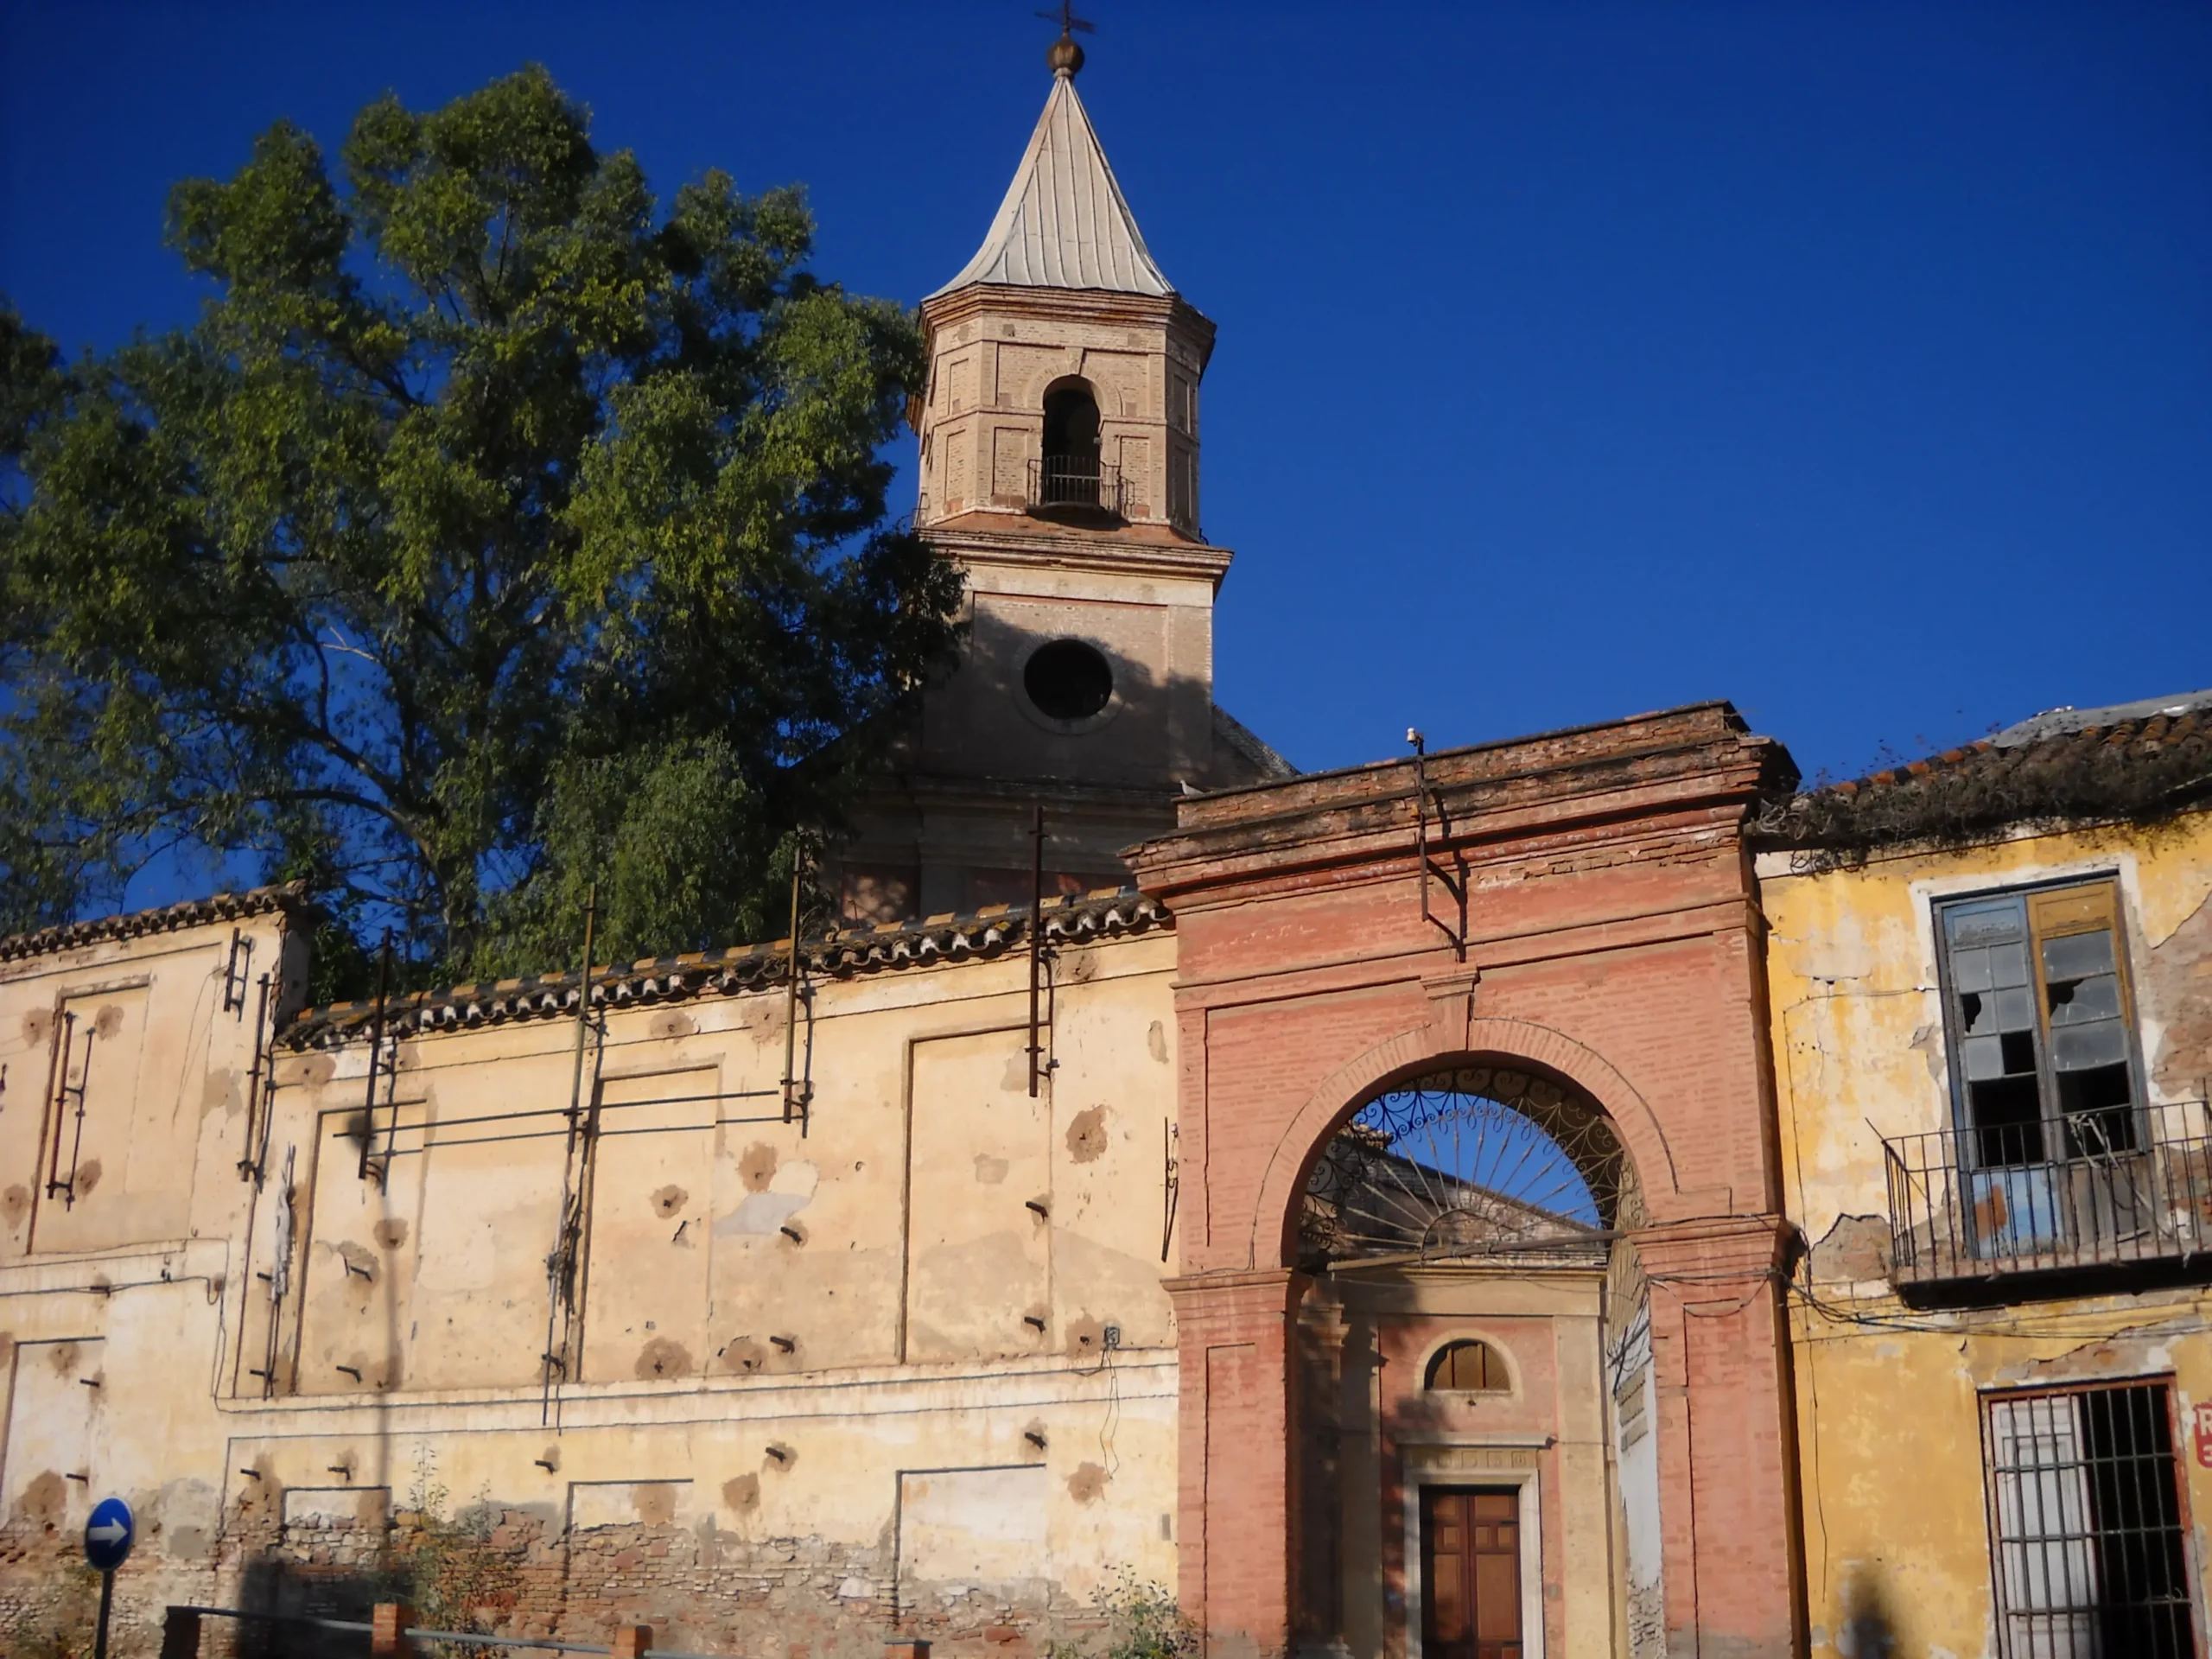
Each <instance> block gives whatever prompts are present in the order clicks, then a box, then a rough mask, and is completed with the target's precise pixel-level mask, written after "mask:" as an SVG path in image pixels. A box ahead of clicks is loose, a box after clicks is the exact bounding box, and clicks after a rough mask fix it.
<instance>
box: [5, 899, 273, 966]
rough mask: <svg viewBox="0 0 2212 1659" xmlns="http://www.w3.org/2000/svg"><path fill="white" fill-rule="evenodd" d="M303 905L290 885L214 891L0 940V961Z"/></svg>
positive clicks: (260, 914) (239, 919) (173, 930)
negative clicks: (198, 896) (206, 895)
mask: <svg viewBox="0 0 2212 1659" xmlns="http://www.w3.org/2000/svg"><path fill="white" fill-rule="evenodd" d="M306 903H307V888H306V887H305V885H304V884H303V883H301V882H296V881H295V882H289V883H286V884H284V885H283V886H280V887H254V888H251V889H250V890H248V891H245V892H242V893H213V894H211V895H210V896H208V897H207V898H205V899H185V900H183V901H181V903H178V904H174V905H163V906H161V907H160V908H158V909H156V910H138V911H131V912H127V913H125V914H123V915H118V916H99V917H95V918H92V920H90V921H84V922H64V923H62V924H60V925H59V926H55V927H42V928H39V929H37V930H35V931H32V932H29V933H16V934H12V935H10V937H8V938H0V962H19V961H22V960H23V959H24V958H26V957H40V956H46V955H48V954H50V953H52V952H54V951H57V950H79V949H81V948H83V947H84V946H86V945H91V944H105V943H107V942H109V941H111V940H116V939H136V938H143V937H145V936H146V935H148V934H150V933H174V932H175V931H177V930H179V929H180V928H187V927H200V926H206V925H209V924H212V923H217V922H236V921H243V920H244V919H245V918H247V917H250V916H263V915H266V914H268V913H269V912H271V911H279V910H281V911H297V910H299V909H301V908H302V907H303V906H305V905H306Z"/></svg>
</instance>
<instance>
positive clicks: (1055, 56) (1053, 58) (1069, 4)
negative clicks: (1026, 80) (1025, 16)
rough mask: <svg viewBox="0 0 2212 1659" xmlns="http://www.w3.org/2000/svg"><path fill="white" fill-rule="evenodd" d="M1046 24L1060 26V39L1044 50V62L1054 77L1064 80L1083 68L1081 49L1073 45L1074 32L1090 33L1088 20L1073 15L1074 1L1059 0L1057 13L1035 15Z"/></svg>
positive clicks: (1042, 12) (1048, 12) (1047, 12)
mask: <svg viewBox="0 0 2212 1659" xmlns="http://www.w3.org/2000/svg"><path fill="white" fill-rule="evenodd" d="M1037 15H1038V16H1039V17H1042V18H1043V19H1044V20H1045V21H1046V22H1048V23H1058V25H1059V26H1060V38H1059V39H1058V40H1057V41H1053V42H1052V45H1051V46H1049V47H1047V48H1046V50H1045V61H1046V63H1048V64H1050V65H1052V73H1053V74H1054V76H1056V77H1058V78H1059V79H1068V78H1071V77H1072V76H1073V75H1074V74H1075V73H1076V72H1077V71H1078V70H1080V69H1081V68H1082V67H1083V48H1081V47H1079V46H1077V44H1076V43H1075V36H1076V31H1077V29H1081V30H1082V31H1083V32H1084V34H1086V35H1088V34H1090V32H1091V24H1090V19H1089V18H1087V17H1078V16H1076V15H1075V0H1060V5H1059V10H1057V11H1040V12H1039V13H1038V14H1037Z"/></svg>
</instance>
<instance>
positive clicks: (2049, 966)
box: [2043, 928, 2113, 979]
mask: <svg viewBox="0 0 2212 1659" xmlns="http://www.w3.org/2000/svg"><path fill="white" fill-rule="evenodd" d="M2043 971H2044V978H2046V979H2082V978H2085V977H2087V976H2088V975H2090V974H2108V973H2110V972H2112V971H2113V960H2112V935H2111V934H2110V933H2108V932H2107V931H2104V930H2103V929H2102V928H2100V929H2098V930H2097V931H2095V932H2094V933H2068V934H2065V935H2063V937H2061V938H2056V939H2045V940H2044V942H2043Z"/></svg>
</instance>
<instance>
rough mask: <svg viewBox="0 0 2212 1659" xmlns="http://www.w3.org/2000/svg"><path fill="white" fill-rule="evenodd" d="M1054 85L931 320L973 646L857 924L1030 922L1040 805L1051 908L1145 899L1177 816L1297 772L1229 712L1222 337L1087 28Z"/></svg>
mask: <svg viewBox="0 0 2212 1659" xmlns="http://www.w3.org/2000/svg"><path fill="white" fill-rule="evenodd" d="M1048 62H1049V63H1050V65H1051V67H1052V90H1051V92H1049V93H1048V94H1047V95H1046V100H1045V108H1044V112H1043V114H1042V115H1040V116H1039V118H1038V122H1037V126H1036V130H1034V131H1033V133H1031V135H1030V138H1029V144H1028V148H1027V149H1026V150H1025V151H1024V152H1023V154H1022V157H1021V162H1020V166H1019V168H1016V170H1015V173H1014V182H1013V183H1012V185H1011V186H1009V187H1008V188H1007V193H1006V198H1005V200H1003V201H1002V202H1001V204H1000V206H999V210H998V213H997V216H996V217H995V219H993V220H992V221H991V226H990V229H989V231H988V233H987V234H986V235H985V236H984V238H983V243H982V246H981V247H980V248H978V249H977V250H976V255H975V257H973V258H971V259H970V260H969V262H968V263H967V264H966V265H965V266H964V267H963V268H962V270H961V271H960V273H959V274H958V275H957V276H956V277H953V279H952V280H951V281H950V282H949V283H946V284H945V285H944V287H943V288H940V289H938V290H937V292H935V293H934V294H931V296H929V297H928V298H927V299H925V300H924V301H923V302H922V325H923V328H924V332H925V337H926V340H927V348H928V362H929V378H928V383H927V385H926V387H925V391H924V392H923V394H922V396H921V397H919V398H918V399H917V400H916V403H915V406H914V425H915V429H916V431H917V433H918V435H919V437H920V440H921V466H920V479H921V483H920V494H919V499H918V503H917V506H916V511H915V516H914V523H915V527H916V528H917V529H918V531H921V533H922V534H923V535H924V536H925V537H926V538H927V539H928V540H929V541H930V543H931V544H932V545H933V546H934V547H935V548H936V549H937V550H938V552H940V553H941V554H942V555H944V556H945V557H946V558H948V559H950V560H951V561H952V563H954V564H955V565H956V566H957V568H958V569H960V571H961V573H962V575H963V578H964V585H965V588H966V598H965V604H966V607H967V613H966V615H967V620H968V623H969V634H968V639H967V643H966V645H965V648H964V650H963V656H962V658H961V661H960V663H959V665H958V667H957V669H956V670H955V671H953V672H951V673H950V675H949V676H947V677H944V679H943V680H942V681H941V682H939V683H936V684H934V685H932V686H931V687H930V688H929V689H928V690H927V691H926V692H925V694H924V696H923V697H922V700H921V707H920V709H919V712H918V718H917V720H916V721H915V722H914V724H913V726H912V728H911V729H910V730H909V731H908V732H907V733H906V735H905V737H904V738H903V740H902V741H901V744H900V746H899V753H897V755H896V756H895V758H894V760H893V769H892V772H890V773H889V774H888V775H887V777H886V778H885V779H884V780H883V782H882V784H881V785H880V786H879V787H878V788H876V789H875V790H874V791H870V794H869V796H868V799H867V800H866V802H865V804H864V805H863V808H862V810H861V812H860V813H859V815H858V817H857V822H856V825H855V827H856V829H857V830H858V832H859V834H858V837H857V840H856V841H855V842H854V843H853V844H852V845H851V846H850V847H849V849H848V851H847V855H846V857H845V859H844V861H843V864H842V887H843V902H844V907H845V911H846V913H847V915H848V916H849V918H852V919H854V920H861V919H877V920H893V919H899V918H901V917H903V916H907V915H920V914H931V913H938V912H948V911H956V912H957V911H968V910H973V909H976V908H978V907H980V906H982V905H985V904H990V903H999V902H1026V901H1027V898H1028V894H1029V888H1030V880H1031V876H1030V859H1031V850H1030V844H1029V839H1028V832H1029V829H1030V825H1031V823H1032V822H1033V813H1034V810H1035V809H1036V808H1037V807H1039V806H1042V807H1043V808H1044V809H1045V813H1046V829H1047V834H1048V836H1049V840H1048V842H1047V845H1046V868H1047V869H1048V870H1049V871H1050V872H1051V876H1050V878H1049V880H1048V891H1054V892H1077V891H1081V890H1084V889H1085V888H1089V887H1103V886H1118V885H1121V884H1122V882H1124V881H1126V880H1128V876H1127V872H1126V870H1125V869H1124V868H1123V866H1122V862H1121V860H1120V857H1119V853H1120V849H1122V848H1123V847H1125V846H1128V845H1129V844H1130V843H1132V842H1136V841H1140V840H1142V839H1144V838H1146V837H1147V836H1152V835H1156V834H1158V833H1160V831H1162V830H1164V829H1168V828H1171V827H1172V826H1173V822H1174V802H1175V800H1176V798H1177V797H1178V796H1179V795H1182V794H1185V793H1189V792H1192V791H1205V790H1210V789H1218V788H1224V787H1229V786H1231V785H1236V784H1243V783H1253V782H1259V781H1262V780H1263V779H1270V778H1275V777H1282V776H1287V775H1288V774H1289V772H1290V770H1291V769H1290V768H1289V766H1287V764H1286V763H1285V762H1284V761H1283V760H1282V759H1281V757H1280V756H1279V755H1277V754H1275V753H1274V751H1273V750H1271V749H1269V748H1268V747H1267V746H1266V745H1264V744H1262V743H1261V742H1260V741H1258V740H1257V739H1256V738H1255V737H1253V736H1252V734H1250V733H1249V732H1247V731H1246V730H1245V729H1244V728H1243V727H1242V726H1240V725H1238V724H1237V723H1236V721H1233V720H1231V719H1230V718H1229V716H1228V715H1225V714H1224V713H1223V712H1222V711H1221V710H1220V709H1217V707H1216V706H1215V704H1214V702H1213V601H1214V595H1215V594H1216V592H1217V590H1218V588H1220V585H1221V582H1222V578H1223V577H1224V575H1227V573H1228V570H1229V564H1230V554H1229V552H1228V550H1226V549H1224V548H1218V547H1215V546H1212V545H1211V544H1210V543H1207V542H1206V540H1205V536H1204V534H1203V532H1202V531H1201V529H1200V524H1199V516H1198V514H1199V500H1200V496H1199V487H1198V485H1199V470H1198V389H1199V383H1200V381H1201V380H1202V379H1203V378H1204V377H1205V368H1206V361H1207V359H1208V358H1209V357H1210V356H1211V353H1212V350H1213V339H1214V327H1213V324H1212V323H1211V322H1210V321H1207V320H1206V318H1205V316H1203V315H1200V314H1199V312H1198V310H1197V309H1196V308H1194V307H1193V306H1192V305H1191V304H1190V302H1188V301H1186V300H1185V299H1184V298H1183V297H1182V296H1181V295H1179V294H1178V293H1177V292H1176V290H1175V289H1174V286H1173V284H1172V283H1169V281H1168V280H1167V278H1166V276H1165V275H1164V274H1163V273H1162V272H1161V270H1160V266H1159V264H1157V263H1156V262H1155V261H1154V258H1153V257H1152V254H1151V252H1150V251H1148V250H1147V248H1146V246H1145V242H1144V238H1143V236H1142V234H1141V233H1140V232H1139V231H1138V229H1137V224H1136V218H1135V214H1134V213H1131V212H1130V210H1129V204H1128V200H1127V198H1125V197H1124V196H1123V195H1122V187H1121V185H1120V183H1119V182H1118V181H1116V178H1115V176H1114V170H1113V168H1111V167H1110V166H1109V164H1108V162H1107V160H1106V154H1105V151H1104V149H1103V147H1102V146H1101V145H1100V143H1099V141H1098V135H1097V132H1096V130H1094V129H1093V127H1092V126H1091V124H1090V115H1089V113H1088V112H1087V111H1085V110H1084V105H1083V100H1082V99H1081V98H1080V97H1078V96H1077V92H1076V87H1075V78H1076V74H1077V72H1078V71H1079V70H1080V69H1081V68H1082V67H1083V50H1082V48H1080V47H1079V46H1077V44H1076V42H1075V41H1074V39H1073V38H1072V37H1071V35H1069V34H1068V33H1067V32H1066V30H1065V29H1063V32H1062V34H1061V36H1060V38H1059V40H1058V41H1055V42H1054V43H1053V45H1052V50H1051V52H1050V54H1048Z"/></svg>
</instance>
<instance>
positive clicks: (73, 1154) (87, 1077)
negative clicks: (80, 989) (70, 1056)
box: [48, 1020, 100, 1210]
mask: <svg viewBox="0 0 2212 1659" xmlns="http://www.w3.org/2000/svg"><path fill="white" fill-rule="evenodd" d="M99 1034H100V1027H99V1021H98V1020H94V1021H93V1022H92V1024H91V1025H89V1026H86V1027H85V1058H84V1062H83V1069H82V1070H81V1071H79V1072H78V1073H77V1084H76V1087H75V1089H74V1090H72V1089H71V1087H70V1085H69V1072H68V1069H67V1067H64V1068H63V1070H62V1073H61V1094H62V1097H63V1099H64V1100H67V1098H68V1096H70V1095H71V1094H74V1095H75V1096H77V1132H76V1136H75V1138H74V1139H73V1141H71V1142H70V1144H69V1179H67V1180H66V1181H64V1182H62V1184H61V1207H62V1208H63V1209H64V1210H74V1209H75V1208H76V1207H77V1165H78V1163H79V1160H82V1159H83V1157H84V1155H85V1094H86V1090H89V1089H91V1087H92V1039H94V1038H95V1037H97V1036H99ZM55 1149H56V1150H57V1151H58V1150H60V1147H59V1145H58V1144H57V1146H56V1148H55ZM52 1196H53V1195H52V1194H51V1193H49V1194H48V1197H52Z"/></svg>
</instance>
